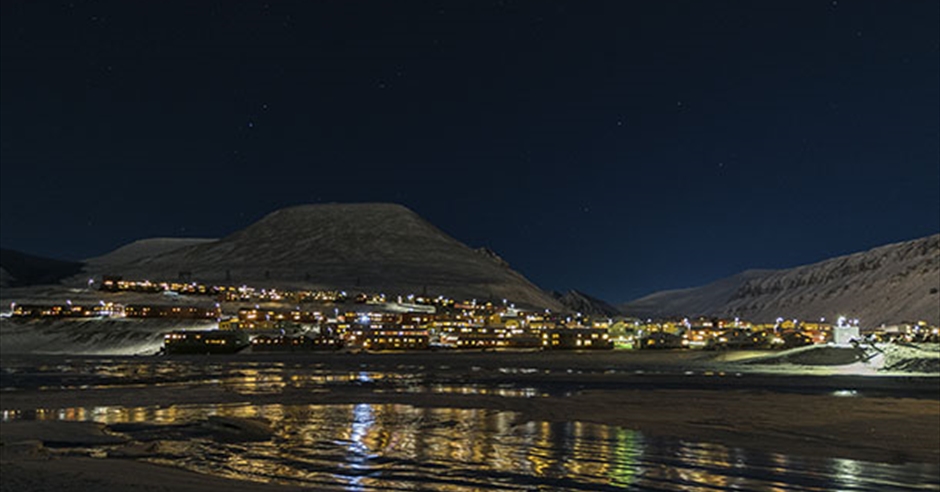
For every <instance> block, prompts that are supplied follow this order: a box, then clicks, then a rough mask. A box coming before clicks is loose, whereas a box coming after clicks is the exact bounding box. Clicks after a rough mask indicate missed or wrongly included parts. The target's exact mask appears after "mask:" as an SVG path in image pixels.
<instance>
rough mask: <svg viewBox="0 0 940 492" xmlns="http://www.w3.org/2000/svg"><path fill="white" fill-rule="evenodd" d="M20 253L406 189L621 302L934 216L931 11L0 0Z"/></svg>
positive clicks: (920, 226)
mask: <svg viewBox="0 0 940 492" xmlns="http://www.w3.org/2000/svg"><path fill="white" fill-rule="evenodd" d="M0 8H2V12H0V14H2V15H0V22H2V33H0V40H2V44H0V54H2V60H0V61H2V66H0V98H2V100H0V144H2V147H0V164H2V169H0V187H2V193H0V224H2V230H0V232H2V237H0V239H2V245H3V246H4V247H8V248H14V249H19V250H23V251H26V252H30V253H34V254H40V255H47V256H53V257H59V258H74V259H78V258H84V257H89V256H95V255H97V254H100V253H103V252H106V251H108V250H110V249H113V248H115V247H117V246H120V245H122V244H124V243H126V242H129V241H132V240H134V239H139V238H144V237H153V236H198V237H218V236H223V235H226V234H228V233H230V232H233V231H234V230H236V229H239V228H241V227H244V226H246V225H248V224H249V223H251V222H252V221H254V220H256V219H258V218H260V217H261V216H263V215H264V214H266V213H268V212H270V211H272V210H275V209H277V208H279V207H283V206H286V205H292V204H300V203H316V202H329V201H343V202H355V201H393V202H399V203H402V204H405V205H407V206H409V207H411V208H412V209H413V210H415V211H416V212H418V213H419V214H421V215H422V216H424V217H426V218H427V219H428V220H430V221H431V222H433V223H434V224H436V225H438V226H439V227H440V228H441V229H443V230H445V231H446V232H448V233H450V234H452V235H453V236H455V237H456V238H458V239H460V240H461V241H463V242H465V243H467V244H469V245H471V246H480V245H487V246H489V247H491V248H493V249H494V250H496V251H497V252H499V253H500V254H501V255H502V256H504V257H505V258H506V259H507V260H508V261H509V262H510V263H511V264H512V265H513V266H514V267H515V268H517V269H518V270H520V271H522V272H523V273H524V274H526V275H527V276H528V277H529V278H530V279H532V280H533V281H535V282H536V283H537V284H539V285H541V286H542V287H545V288H549V289H567V288H578V289H582V290H584V291H587V292H589V293H593V294H595V295H598V296H600V297H602V298H605V299H608V300H610V301H615V302H619V301H624V300H628V299H631V298H634V297H637V296H640V295H643V294H646V293H649V292H652V291H655V290H659V289H663V288H674V287H686V286H693V285H698V284H702V283H705V282H708V281H711V280H714V279H716V278H719V277H722V276H726V275H729V274H733V273H735V272H737V271H740V270H742V269H746V268H775V267H788V266H793V265H797V264H802V263H808V262H813V261H817V260H821V259H824V258H827V257H830V256H834V255H838V254H843V253H849V252H854V251H858V250H863V249H867V248H870V247H874V246H877V245H880V244H884V243H888V242H893V241H899V240H905V239H911V238H915V237H919V236H924V235H928V234H932V233H936V232H937V231H940V116H938V115H940V62H938V60H940V22H938V19H940V3H938V2H936V1H933V0H929V1H926V0H925V1H903V2H894V1H881V2H851V1H844V0H840V1H838V2H835V1H830V2H826V1H812V2H797V1H780V2H763V1H762V2H750V1H743V0H742V1H735V2H717V1H716V2H701V1H688V2H668V1H648V2H619V1H618V2H581V1H571V2H547V1H538V2H534V1H533V2H512V1H503V2H494V3H485V2H476V1H474V2H449V1H448V2H407V3H406V2H346V1H343V2H339V1H337V2H297V3H289V2H270V3H261V2H257V3H255V2H223V1H219V2H184V3H167V2H152V3H147V4H146V5H145V4H144V3H143V2H115V3H107V2H81V1H74V2H42V3H39V2H31V1H6V0H4V2H2V4H0Z"/></svg>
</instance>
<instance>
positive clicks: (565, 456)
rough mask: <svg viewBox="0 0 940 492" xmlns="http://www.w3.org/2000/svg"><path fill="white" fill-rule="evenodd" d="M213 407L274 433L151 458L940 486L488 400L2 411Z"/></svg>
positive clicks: (563, 479) (531, 481) (423, 482)
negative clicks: (558, 419)
mask: <svg viewBox="0 0 940 492" xmlns="http://www.w3.org/2000/svg"><path fill="white" fill-rule="evenodd" d="M209 416H226V417H240V418H257V417H261V418H265V419H267V420H268V421H269V422H271V424H272V428H273V429H274V431H275V435H274V437H273V439H271V440H269V441H263V442H248V443H222V442H216V441H213V440H211V439H207V438H193V439H189V440H184V441H183V442H182V443H180V442H177V443H174V445H173V446H167V447H166V449H174V450H175V451H174V453H175V454H173V455H163V456H161V455H158V456H156V457H154V458H152V460H153V461H156V462H160V463H165V464H170V465H173V466H182V467H185V468H188V469H191V470H194V471H199V472H202V473H209V474H215V475H221V476H227V477H232V478H238V479H244V480H253V481H262V482H269V481H273V482H280V483H287V484H294V485H304V486H309V487H314V488H321V489H322V488H327V489H346V490H376V489H381V490H385V489H389V488H397V489H403V490H414V489H420V490H441V491H451V490H467V489H517V490H531V489H539V490H609V489H620V488H627V489H635V490H646V489H657V490H692V491H696V490H702V491H705V490H771V491H772V490H940V478H938V477H940V467H938V466H932V465H918V464H908V465H888V464H880V463H866V462H860V461H853V460H845V459H824V458H823V459H820V458H816V459H803V458H798V457H791V456H785V455H780V454H773V453H755V452H750V451H743V450H740V449H736V448H729V447H726V446H721V445H716V444H707V443H696V442H687V441H679V440H662V439H653V438H649V437H647V436H644V435H643V434H641V433H639V432H636V431H632V430H629V429H624V428H619V427H613V426H606V425H598V424H588V423H581V422H562V423H549V422H531V421H524V420H522V419H521V417H520V416H519V415H518V414H515V413H512V412H506V411H498V410H485V409H457V408H419V407H413V406H409V405H401V404H364V403H363V404H355V405H280V404H272V405H251V404H247V403H241V404H226V405H177V406H169V407H133V408H126V407H91V408H68V409H61V410H36V411H33V412H11V411H4V412H3V415H2V418H3V420H4V421H8V420H19V419H27V420H33V419H35V420H77V421H97V422H102V423H106V424H123V423H148V424H165V425H170V424H179V423H183V422H194V421H199V420H203V419H206V418H208V417H209ZM176 439H179V437H178V436H177V437H176Z"/></svg>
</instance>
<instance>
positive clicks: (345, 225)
mask: <svg viewBox="0 0 940 492" xmlns="http://www.w3.org/2000/svg"><path fill="white" fill-rule="evenodd" d="M161 241H162V242H161ZM135 244H137V245H138V246H136V247H135ZM141 244H143V246H141ZM155 244H156V245H160V246H164V245H166V241H165V240H159V241H157V242H149V243H148V242H141V241H138V242H137V243H134V244H131V245H128V246H125V247H124V248H121V249H118V250H116V251H115V252H112V253H110V254H108V255H104V256H102V257H99V258H96V259H93V260H90V261H89V262H88V268H89V270H90V271H91V272H92V273H96V274H99V275H103V274H108V275H123V276H124V277H126V278H150V279H158V278H160V279H170V280H172V279H177V278H186V279H191V280H193V281H201V282H222V283H234V284H237V283H246V284H253V285H258V286H274V287H308V288H321V287H322V288H336V289H343V290H347V291H370V292H387V293H389V294H398V293H401V294H406V293H416V294H421V293H423V292H427V293H428V294H434V295H437V294H444V295H449V296H455V297H458V298H478V299H495V300H501V299H504V298H505V299H511V300H513V301H514V302H517V303H520V304H529V305H532V306H537V307H546V308H551V309H561V308H562V306H561V305H560V304H559V303H558V302H557V301H556V300H555V299H553V298H552V297H551V296H550V295H549V294H548V293H546V292H544V291H542V290H541V289H539V288H538V287H536V286H535V285H533V284H532V283H531V282H529V281H528V280H526V278H525V277H523V276H522V275H521V274H519V273H517V272H515V271H513V270H512V269H510V268H509V267H508V265H507V264H506V263H505V262H504V261H502V259H500V258H499V257H498V256H496V255H495V254H494V253H492V252H491V251H489V250H486V249H482V250H480V251H477V250H473V249H471V248H469V247H467V246H466V245H464V244H462V243H460V242H459V241H457V240H456V239H454V238H452V237H450V236H448V235H447V234H445V233H444V232H442V231H441V230H440V229H438V228H436V227H434V226H433V225H431V224H430V223H428V222H427V221H425V220H424V219H422V218H421V217H419V216H418V215H417V214H415V213H414V212H412V211H411V210H409V209H407V208H405V207H403V206H400V205H395V204H326V205H304V206H297V207H291V208H285V209H282V210H278V211H276V212H273V213H271V214H269V215H268V216H266V217H264V218H263V219H261V220H260V221H258V222H256V223H254V224H252V225H250V226H248V227H246V228H245V229H242V230H240V231H237V232H235V233H234V234H231V235H230V236H228V237H225V238H222V239H219V240H210V241H205V240H198V241H197V242H195V243H194V244H180V247H177V248H170V249H169V250H163V251H162V252H158V253H157V254H146V255H138V254H137V252H139V251H141V250H144V249H148V248H149V247H150V246H153V245H155ZM125 253H128V254H125Z"/></svg>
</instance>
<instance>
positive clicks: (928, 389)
mask: <svg viewBox="0 0 940 492" xmlns="http://www.w3.org/2000/svg"><path fill="white" fill-rule="evenodd" d="M546 355H547V357H546ZM632 355H635V357H630V356H627V357H623V356H618V355H616V354H614V355H608V356H605V355H604V354H600V356H595V354H557V355H552V354H544V353H542V354H526V353H488V352H480V353H461V354H457V356H454V354H448V353H432V354H426V355H425V354H416V353H409V354H400V353H386V354H355V355H353V354H318V356H314V357H309V356H307V354H302V355H297V354H292V355H288V356H287V357H285V356H284V354H277V355H273V354H271V355H269V354H263V355H259V354H255V355H254V356H252V357H249V358H243V357H240V356H238V355H235V356H224V357H197V356H186V357H169V358H157V357H88V356H13V357H4V359H5V361H4V362H5V366H4V368H5V369H7V370H8V371H10V370H13V371H18V370H24V371H25V370H26V369H25V368H28V367H40V366H38V365H34V366H30V364H33V363H35V362H36V361H40V362H41V363H43V364H46V363H54V362H55V361H58V362H59V363H60V364H62V363H64V364H66V366H67V367H69V368H71V369H70V370H71V371H74V373H75V374H80V375H83V376H85V377H90V376H88V374H87V372H88V371H91V372H92V373H94V371H96V370H97V371H103V372H104V373H107V369H108V368H112V369H113V368H114V367H122V368H125V369H127V370H128V371H130V373H131V374H137V372H138V371H143V372H144V373H145V374H151V372H159V371H156V369H155V368H157V367H160V368H164V369H166V368H173V369H174V370H179V369H180V368H185V369H186V370H187V371H191V374H192V375H195V376H193V378H190V377H189V376H186V375H179V374H177V375H176V379H171V380H168V381H164V380H154V379H147V378H152V377H153V376H146V377H144V376H141V377H143V379H140V380H139V381H138V380H134V379H126V376H120V375H119V376H118V377H117V379H114V375H113V374H112V375H111V379H108V378H103V380H101V381H97V380H95V379H94V378H92V379H90V380H89V381H90V382H91V383H92V384H89V385H84V384H83V383H84V382H85V381H83V380H80V381H78V382H75V383H71V384H72V386H68V385H65V386H58V387H57V386H41V387H40V386H37V387H35V388H24V389H19V390H12V391H4V392H3V393H2V396H3V398H2V403H0V407H2V410H4V418H5V420H4V421H3V422H0V441H2V443H3V444H2V446H0V449H2V450H3V454H2V463H3V467H4V477H5V478H3V479H2V480H0V485H2V486H0V490H2V491H6V490H16V489H17V487H16V486H14V485H16V484H26V485H27V488H30V486H29V484H30V483H32V482H29V480H31V478H30V477H31V476H32V475H33V474H37V473H41V474H42V476H43V477H45V476H47V475H48V476H50V477H53V476H54V477H59V478H50V479H49V480H51V481H52V482H55V483H59V482H61V484H60V485H63V486H61V487H59V486H52V485H50V486H46V485H43V483H37V484H36V487H35V488H33V490H49V491H52V490H57V491H66V492H67V491H70V490H87V489H88V487H85V488H84V489H83V488H82V487H78V485H75V487H77V488H69V487H70V486H72V485H74V484H79V483H85V482H82V481H83V480H85V481H86V482H87V480H92V481H93V482H94V483H98V484H99V485H101V486H102V487H104V486H107V487H112V488H115V487H116V488H122V487H125V486H126V487H133V488H134V489H138V490H161V488H160V487H158V484H164V483H173V484H174V486H173V488H174V489H175V490H180V491H184V492H188V491H201V490H214V489H218V488H223V487H225V488H229V489H231V490H233V491H235V492H238V491H241V490H258V489H260V490H296V489H298V488H297V487H295V486H283V485H268V484H261V483H254V482H244V481H233V480H228V479H224V478H221V477H217V476H208V475H200V474H197V473H194V472H190V471H186V470H182V469H172V468H167V467H165V466H163V465H157V464H152V463H145V462H141V461H135V458H133V457H110V456H109V457H107V458H89V457H76V456H71V455H69V456H62V455H57V454H55V453H47V452H43V451H42V449H44V448H47V446H46V445H45V444H41V443H42V442H43V440H44V439H47V442H48V437H44V436H43V435H41V433H38V432H36V431H35V430H30V425H32V424H30V423H31V422H32V423H36V422H40V421H42V422H43V424H48V425H53V426H54V425H60V424H61V422H55V421H50V420H43V419H45V418H47V417H51V418H52V420H55V418H57V415H56V413H55V412H56V411H57V410H71V413H69V412H64V413H63V415H66V416H68V415H71V418H73V419H77V418H81V419H84V420H85V421H88V420H93V419H96V418H97V419H99V420H101V419H102V418H103V417H100V415H105V414H106V413H107V412H101V410H102V409H106V408H112V407H113V408H122V409H125V410H128V412H127V413H128V414H139V415H143V416H144V417H139V418H145V419H146V418H147V417H146V415H154V414H155V412H158V411H159V410H162V409H172V408H174V407H177V408H185V407H189V408H196V409H200V408H210V409H213V412H216V411H217V412H219V413H222V414H224V413H225V411H226V409H229V410H231V409H233V408H235V409H238V408H242V407H250V408H253V409H255V410H256V411H260V410H261V409H264V408H269V407H268V406H280V407H284V408H287V407H303V406H309V405H314V406H322V405H355V404H374V405H385V404H393V405H395V404H402V405H410V406H413V407H421V408H464V409H487V410H491V411H495V412H512V413H514V414H516V415H517V417H516V418H515V420H516V421H517V422H585V423H595V424H603V425H609V426H616V427H622V428H625V429H630V430H635V431H639V432H640V433H641V434H644V435H647V436H650V437H652V438H656V439H666V440H676V441H694V442H702V443H714V444H720V445H723V446H728V447H732V448H741V449H745V450H753V451H759V452H766V453H780V454H782V455H788V456H798V457H818V458H843V459H852V460H860V461H865V462H876V463H888V464H905V463H909V464H922V465H936V464H938V463H940V445H938V444H937V443H938V442H940V377H938V376H935V375H901V376H898V375H885V374H870V373H867V372H862V373H858V371H844V367H843V368H842V369H843V372H842V373H839V370H840V368H839V367H831V368H826V369H827V371H829V372H828V373H822V374H819V373H815V372H814V371H795V373H794V372H792V371H791V373H790V374H786V373H781V372H779V371H782V370H784V369H787V367H786V366H784V367H776V368H771V369H774V370H770V371H761V370H760V369H761V368H760V367H755V366H749V367H748V366H743V365H742V366H740V367H741V368H742V370H743V372H741V373H740V374H738V373H735V372H733V371H732V372H727V373H726V372H722V371H721V369H722V368H724V369H725V370H727V369H728V368H729V367H732V368H735V367H738V365H737V364H732V363H724V362H721V361H717V362H716V361H715V360H714V357H709V358H698V357H696V356H697V355H698V354H691V355H684V356H681V357H679V360H675V359H673V358H671V356H672V355H673V354H664V353H649V354H632ZM680 355H681V354H680ZM102 365H103V367H104V368H105V369H102V368H101V367H102ZM50 367H55V366H54V364H53V365H52V366H50ZM11 368H12V369H11ZM641 368H642V369H641ZM148 371H150V372H148ZM832 371H835V373H836V374H838V375H832V374H833V372H832ZM8 374H12V375H13V376H15V375H16V374H17V373H16V372H13V373H8ZM259 374H263V375H265V376H264V377H259V376H258V375H259ZM827 374H828V375H827ZM52 375H54V374H53V373H50V377H51V376H52ZM363 375H364V376H363ZM7 377H11V376H7ZM294 377H312V378H327V379H326V380H323V379H315V380H313V381H312V382H311V381H307V382H305V383H303V384H297V385H291V384H290V381H293V378H294ZM329 377H335V378H336V379H335V380H329ZM265 378H267V380H268V381H267V383H272V384H267V385H266V383H265V381H264V380H265ZM27 380H28V378H27ZM96 381H97V383H98V384H95V383H96ZM323 381H326V382H323ZM273 383H276V384H273ZM36 384H40V383H36ZM912 396H913V397H912ZM38 409H45V410H47V413H45V414H43V415H37V414H35V412H36V411H37V410H38ZM91 410H98V411H99V412H98V413H95V412H94V411H91ZM31 412H32V413H31ZM169 413H170V414H172V413H173V412H169ZM184 413H185V412H184ZM275 413H277V412H275ZM190 414H192V412H190ZM95 415H99V417H95ZM261 416H262V417H263V415H261ZM30 419H35V420H30ZM143 421H144V422H146V420H143ZM116 422H117V421H116ZM177 423H179V422H177ZM49 449H51V448H49ZM37 450H39V451H37ZM139 458H140V457H137V459H139ZM116 462H120V463H121V466H122V467H125V465H126V467H127V468H126V469H128V470H134V471H133V474H134V475H136V476H135V477H125V476H123V475H122V478H120V479H118V478H115V477H112V476H111V475H110V474H109V473H110V472H112V471H113V470H111V469H110V468H109V464H112V465H113V463H116ZM168 470H172V471H168ZM8 471H12V474H10V473H8ZM193 475H196V477H195V478H194V477H193ZM6 477H11V478H6ZM17 477H19V478H17ZM164 477H167V478H166V480H168V482H165V481H164ZM121 480H130V481H124V482H122V481H121ZM52 482H50V483H52ZM102 484H107V485H102ZM187 484H190V485H187ZM177 485H178V486H177Z"/></svg>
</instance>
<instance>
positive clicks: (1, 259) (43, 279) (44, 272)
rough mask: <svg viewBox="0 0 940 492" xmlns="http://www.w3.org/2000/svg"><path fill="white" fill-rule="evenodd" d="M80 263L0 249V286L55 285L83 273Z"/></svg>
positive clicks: (82, 266)
mask: <svg viewBox="0 0 940 492" xmlns="http://www.w3.org/2000/svg"><path fill="white" fill-rule="evenodd" d="M82 268H84V265H83V264H82V263H79V262H74V261H65V260H54V259H51V258H43V257H40V256H33V255H29V254H26V253H21V252H19V251H14V250H12V249H0V285H2V286H3V287H25V286H30V285H42V284H54V283H57V282H58V281H60V280H62V279H64V278H66V277H71V276H73V275H76V274H78V273H79V272H81V271H82Z"/></svg>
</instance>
